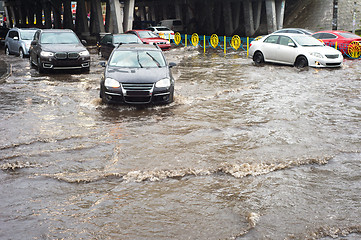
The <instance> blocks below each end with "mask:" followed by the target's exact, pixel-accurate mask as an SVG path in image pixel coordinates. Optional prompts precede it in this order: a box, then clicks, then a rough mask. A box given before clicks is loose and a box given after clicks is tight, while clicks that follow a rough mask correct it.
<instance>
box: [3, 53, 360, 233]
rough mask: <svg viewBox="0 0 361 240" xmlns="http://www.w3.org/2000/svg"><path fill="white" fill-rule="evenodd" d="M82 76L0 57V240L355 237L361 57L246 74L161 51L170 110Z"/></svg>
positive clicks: (232, 57)
mask: <svg viewBox="0 0 361 240" xmlns="http://www.w3.org/2000/svg"><path fill="white" fill-rule="evenodd" d="M90 52H91V66H90V72H89V73H83V72H81V71H79V72H77V71H65V72H63V71H57V72H50V73H45V74H39V73H38V71H37V70H36V69H35V68H32V67H31V66H30V64H29V61H28V59H24V60H22V59H19V58H18V57H16V56H6V55H4V51H1V54H0V58H1V59H3V60H4V61H6V62H7V63H9V64H10V65H11V68H12V73H11V75H10V76H9V77H8V78H7V79H6V80H5V82H4V83H1V84H0V96H1V98H0V134H1V138H0V168H1V171H0V186H1V187H0V191H1V192H2V201H1V203H0V209H1V213H2V214H1V215H0V222H1V224H0V232H1V234H0V236H1V237H0V238H3V239H81V238H84V239H306V238H308V239H329V238H330V237H332V238H339V239H341V238H342V237H347V239H359V238H360V237H361V220H360V215H361V207H360V200H359V199H360V197H361V195H360V192H361V179H360V177H359V176H360V174H359V173H360V171H361V161H360V160H361V153H360V149H361V141H360V139H361V131H360V121H361V107H360V102H361V101H360V100H361V99H360V96H361V77H360V76H361V62H360V60H349V59H345V60H344V64H343V66H342V67H341V68H336V69H327V68H322V69H318V68H305V69H301V70H300V69H297V68H295V67H291V66H282V65H275V64H264V65H262V66H255V65H254V63H253V61H252V60H251V59H247V58H246V57H245V54H244V53H239V52H234V53H229V54H227V55H226V56H224V55H223V53H222V52H218V51H212V52H208V53H206V54H203V52H202V51H201V50H200V51H198V50H197V49H196V48H193V47H189V48H184V47H179V48H176V49H171V50H170V51H167V52H165V56H166V59H167V61H168V62H175V63H177V66H176V67H174V68H172V71H173V75H174V78H175V96H174V102H173V103H171V104H169V105H165V106H150V107H145V108H136V107H132V106H121V105H119V106H118V105H110V106H108V105H105V104H103V103H102V102H101V99H100V98H99V90H100V87H99V82H100V78H101V76H102V74H103V71H104V68H102V67H101V66H100V65H99V64H98V63H99V61H102V60H103V59H102V58H101V57H100V56H98V55H97V54H96V51H95V49H94V48H91V49H90Z"/></svg>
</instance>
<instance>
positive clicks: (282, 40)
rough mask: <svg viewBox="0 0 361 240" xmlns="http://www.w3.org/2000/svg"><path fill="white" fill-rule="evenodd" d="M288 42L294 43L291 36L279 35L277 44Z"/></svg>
mask: <svg viewBox="0 0 361 240" xmlns="http://www.w3.org/2000/svg"><path fill="white" fill-rule="evenodd" d="M289 43H294V42H293V41H292V39H291V38H289V37H286V36H280V40H279V44H281V45H285V46H288V44H289Z"/></svg>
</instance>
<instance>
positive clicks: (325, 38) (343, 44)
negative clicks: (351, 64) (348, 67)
mask: <svg viewBox="0 0 361 240" xmlns="http://www.w3.org/2000/svg"><path fill="white" fill-rule="evenodd" d="M312 37H314V38H317V39H319V40H322V42H324V43H325V44H326V45H328V46H332V47H335V46H336V43H337V48H338V49H339V50H340V51H341V52H342V54H346V53H347V50H348V46H349V44H350V43H352V42H358V43H361V37H360V36H358V35H356V34H353V33H350V32H345V31H319V32H316V33H314V34H313V35H312Z"/></svg>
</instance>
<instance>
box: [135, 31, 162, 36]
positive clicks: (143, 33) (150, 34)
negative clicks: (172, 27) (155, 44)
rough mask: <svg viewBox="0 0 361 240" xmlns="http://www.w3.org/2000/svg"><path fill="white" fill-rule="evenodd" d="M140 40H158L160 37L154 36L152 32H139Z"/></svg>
mask: <svg viewBox="0 0 361 240" xmlns="http://www.w3.org/2000/svg"><path fill="white" fill-rule="evenodd" d="M138 34H139V37H140V38H157V37H158V35H156V34H154V33H153V32H151V31H140V32H138Z"/></svg>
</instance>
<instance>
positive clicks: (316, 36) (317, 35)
mask: <svg viewBox="0 0 361 240" xmlns="http://www.w3.org/2000/svg"><path fill="white" fill-rule="evenodd" d="M321 34H322V33H316V34H313V35H312V37H314V38H317V39H320V37H321Z"/></svg>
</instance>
